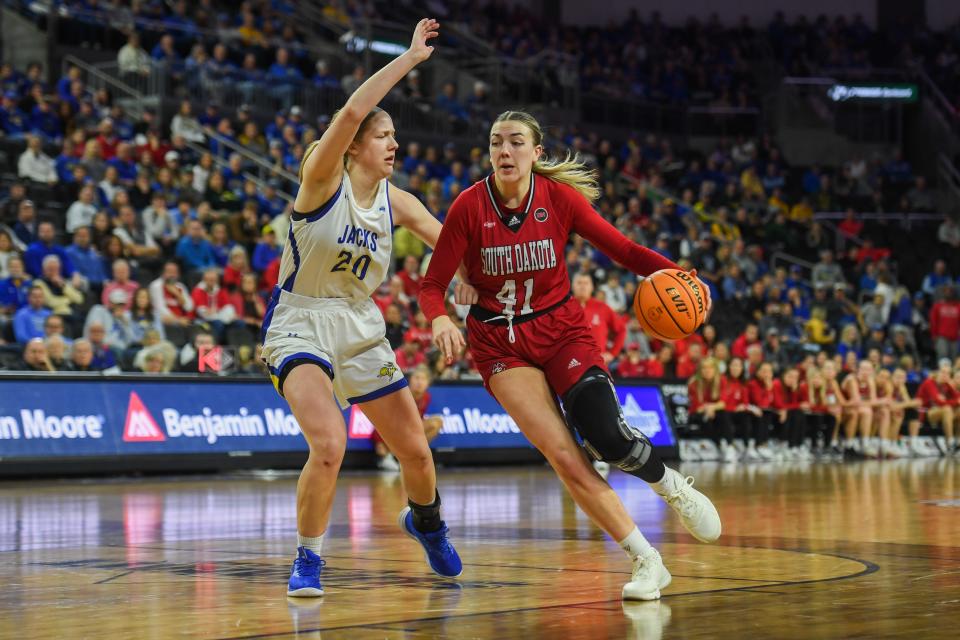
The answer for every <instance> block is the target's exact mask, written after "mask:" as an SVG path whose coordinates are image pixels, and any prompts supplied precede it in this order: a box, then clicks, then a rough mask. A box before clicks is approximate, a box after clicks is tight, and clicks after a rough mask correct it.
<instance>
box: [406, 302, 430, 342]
mask: <svg viewBox="0 0 960 640" xmlns="http://www.w3.org/2000/svg"><path fill="white" fill-rule="evenodd" d="M403 341H404V342H416V343H417V344H418V345H420V351H422V352H423V353H426V352H427V351H428V350H429V349H430V345H431V344H433V330H432V329H431V328H430V325H429V324H427V316H425V315H423V311H422V310H420V311H417V313H416V315H414V316H413V325H412V326H411V327H410V328H409V329H407V332H406V333H404V334H403Z"/></svg>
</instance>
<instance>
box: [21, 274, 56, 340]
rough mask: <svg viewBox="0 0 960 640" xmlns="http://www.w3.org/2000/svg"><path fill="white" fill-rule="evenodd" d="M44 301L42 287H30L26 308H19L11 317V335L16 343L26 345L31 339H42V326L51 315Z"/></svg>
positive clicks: (44, 296)
mask: <svg viewBox="0 0 960 640" xmlns="http://www.w3.org/2000/svg"><path fill="white" fill-rule="evenodd" d="M46 301H47V298H46V293H45V292H44V290H43V287H40V286H36V285H34V286H32V287H30V293H29V295H28V297H27V304H26V306H23V307H20V309H18V310H17V312H16V313H14V315H13V335H14V337H15V338H16V340H17V342H18V343H20V344H26V343H27V342H28V341H30V340H32V339H33V338H43V325H44V322H45V321H46V319H47V316H49V315H50V314H51V311H50V309H48V308H47V307H46Z"/></svg>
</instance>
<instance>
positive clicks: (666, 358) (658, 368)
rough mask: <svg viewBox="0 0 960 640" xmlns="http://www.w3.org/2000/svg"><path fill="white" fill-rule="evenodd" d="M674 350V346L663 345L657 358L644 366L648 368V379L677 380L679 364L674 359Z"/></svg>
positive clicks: (654, 357)
mask: <svg viewBox="0 0 960 640" xmlns="http://www.w3.org/2000/svg"><path fill="white" fill-rule="evenodd" d="M673 355H674V350H673V345H672V344H663V345H661V347H660V350H659V351H658V352H657V355H656V356H653V357H652V358H649V359H648V360H647V361H646V362H645V363H644V365H645V366H646V369H647V370H646V377H648V378H676V377H677V363H676V362H675V361H674V359H673Z"/></svg>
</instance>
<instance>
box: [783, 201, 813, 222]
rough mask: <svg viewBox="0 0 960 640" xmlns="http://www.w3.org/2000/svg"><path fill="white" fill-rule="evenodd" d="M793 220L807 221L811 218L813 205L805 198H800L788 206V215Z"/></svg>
mask: <svg viewBox="0 0 960 640" xmlns="http://www.w3.org/2000/svg"><path fill="white" fill-rule="evenodd" d="M788 217H789V218H790V220H791V221H793V222H800V223H807V222H810V221H811V220H813V207H811V206H810V201H809V200H808V199H807V198H805V197H804V198H801V199H800V202H798V203H797V204H795V205H793V206H792V207H791V208H790V215H789V216H788Z"/></svg>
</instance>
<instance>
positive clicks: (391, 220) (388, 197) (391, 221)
mask: <svg viewBox="0 0 960 640" xmlns="http://www.w3.org/2000/svg"><path fill="white" fill-rule="evenodd" d="M387 212H388V213H389V214H390V230H391V231H392V230H393V229H394V224H393V204H391V203H390V181H389V180H387Z"/></svg>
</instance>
